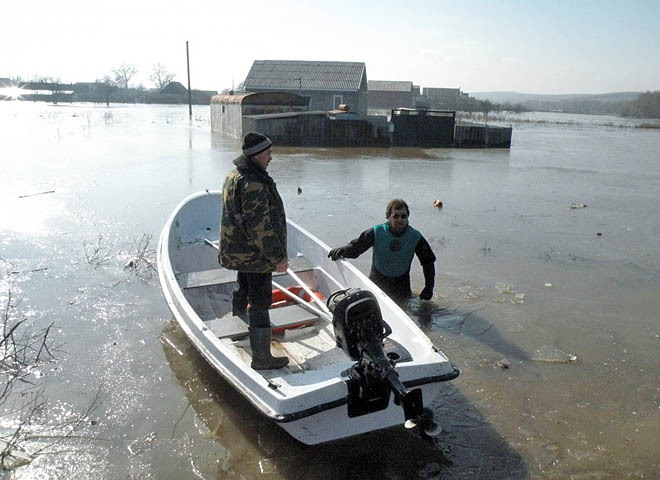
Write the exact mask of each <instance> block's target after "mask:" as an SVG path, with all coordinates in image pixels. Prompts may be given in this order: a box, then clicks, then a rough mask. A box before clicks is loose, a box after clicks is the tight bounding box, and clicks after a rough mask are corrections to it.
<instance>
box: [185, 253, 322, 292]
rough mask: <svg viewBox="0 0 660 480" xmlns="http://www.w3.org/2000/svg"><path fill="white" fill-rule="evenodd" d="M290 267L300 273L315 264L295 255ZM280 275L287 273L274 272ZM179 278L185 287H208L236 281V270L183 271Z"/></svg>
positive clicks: (275, 274)
mask: <svg viewBox="0 0 660 480" xmlns="http://www.w3.org/2000/svg"><path fill="white" fill-rule="evenodd" d="M289 268H290V269H291V270H293V271H294V272H295V273H300V272H306V271H310V270H313V269H314V266H313V265H312V264H311V263H309V261H308V260H307V259H305V257H295V258H291V259H289ZM279 275H286V273H273V277H276V276H279ZM177 280H178V281H179V285H181V288H184V289H188V288H198V287H208V286H210V285H220V284H223V283H232V282H235V281H236V271H234V270H227V269H226V268H214V269H212V270H202V271H199V272H189V273H181V274H179V275H177Z"/></svg>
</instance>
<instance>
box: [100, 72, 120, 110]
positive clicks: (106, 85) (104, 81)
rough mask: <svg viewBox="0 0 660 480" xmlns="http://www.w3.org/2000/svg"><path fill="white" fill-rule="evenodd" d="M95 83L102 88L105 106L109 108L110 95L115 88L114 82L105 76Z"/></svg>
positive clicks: (108, 76)
mask: <svg viewBox="0 0 660 480" xmlns="http://www.w3.org/2000/svg"><path fill="white" fill-rule="evenodd" d="M96 83H98V84H101V85H102V86H103V94H104V96H105V104H106V106H110V96H111V94H112V89H113V87H114V86H115V85H114V81H113V80H112V78H110V75H105V76H104V77H103V78H97V79H96Z"/></svg>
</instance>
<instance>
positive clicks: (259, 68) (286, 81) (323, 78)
mask: <svg viewBox="0 0 660 480" xmlns="http://www.w3.org/2000/svg"><path fill="white" fill-rule="evenodd" d="M244 89H245V90H246V91H247V92H289V93H293V94H296V95H299V96H301V97H304V98H306V99H307V101H308V107H309V110H317V111H330V110H336V109H338V108H339V106H340V105H347V106H348V108H349V110H350V111H351V112H354V113H357V114H358V115H360V116H363V117H366V115H367V108H368V84H367V68H366V65H365V64H364V63H363V62H315V61H300V60H255V61H254V63H253V64H252V68H250V71H249V72H248V75H247V77H246V78H245V82H244Z"/></svg>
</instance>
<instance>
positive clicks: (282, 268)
mask: <svg viewBox="0 0 660 480" xmlns="http://www.w3.org/2000/svg"><path fill="white" fill-rule="evenodd" d="M287 268H289V261H288V260H287V259H286V258H283V259H282V260H280V263H278V264H277V265H275V271H276V272H277V273H284V272H286V270H287Z"/></svg>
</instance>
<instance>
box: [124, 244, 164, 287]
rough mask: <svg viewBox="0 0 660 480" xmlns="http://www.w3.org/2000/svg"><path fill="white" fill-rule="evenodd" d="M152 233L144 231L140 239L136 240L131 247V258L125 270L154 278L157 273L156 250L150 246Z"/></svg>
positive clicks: (143, 276)
mask: <svg viewBox="0 0 660 480" xmlns="http://www.w3.org/2000/svg"><path fill="white" fill-rule="evenodd" d="M150 244H151V234H146V233H143V234H142V237H141V238H140V239H139V240H136V241H135V242H134V245H133V248H132V249H131V252H132V253H131V256H130V260H129V261H128V262H127V263H126V265H125V266H124V269H125V270H128V271H130V272H133V273H135V274H136V275H137V276H139V277H141V278H152V277H153V276H154V274H155V273H156V271H157V270H156V260H155V256H156V250H155V249H153V248H150V247H149V245H150Z"/></svg>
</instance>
